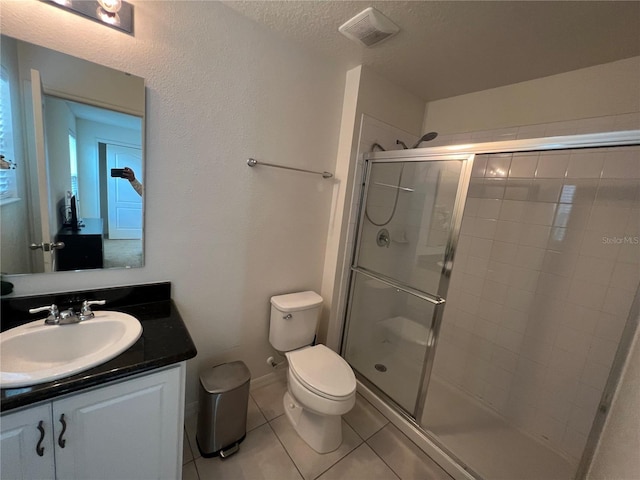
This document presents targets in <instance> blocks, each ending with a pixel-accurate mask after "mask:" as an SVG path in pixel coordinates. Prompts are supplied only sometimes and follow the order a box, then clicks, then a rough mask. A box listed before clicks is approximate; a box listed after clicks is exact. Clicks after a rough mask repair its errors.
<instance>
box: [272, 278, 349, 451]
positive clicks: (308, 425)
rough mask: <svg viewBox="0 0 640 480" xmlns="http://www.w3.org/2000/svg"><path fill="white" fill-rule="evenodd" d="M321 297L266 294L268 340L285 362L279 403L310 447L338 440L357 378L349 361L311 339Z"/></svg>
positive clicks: (334, 444) (333, 445)
mask: <svg viewBox="0 0 640 480" xmlns="http://www.w3.org/2000/svg"><path fill="white" fill-rule="evenodd" d="M321 305H322V297H320V295H318V294H317V293H315V292H311V291H307V292H299V293H290V294H287V295H279V296H275V297H271V320H270V324H269V341H270V342H271V344H272V345H273V347H274V348H276V349H277V350H278V351H280V352H284V354H285V356H286V358H287V361H288V367H289V369H288V372H287V392H286V393H285V394H284V397H283V400H282V401H283V404H284V409H285V413H286V415H287V418H288V419H289V421H290V422H291V425H292V426H293V428H294V429H295V431H296V432H297V433H298V435H299V436H300V437H301V438H302V439H303V440H304V441H305V442H306V443H307V444H308V445H309V446H310V447H311V448H313V449H314V450H315V451H317V452H319V453H328V452H331V451H333V450H335V449H337V448H338V447H339V446H340V444H341V443H342V415H344V414H345V413H347V412H348V411H349V410H351V409H352V408H353V406H354V405H355V401H356V378H355V375H354V374H353V370H351V367H350V366H349V364H348V363H347V362H346V361H345V360H344V359H343V358H342V357H341V356H340V355H338V354H337V353H335V352H334V351H332V350H331V349H329V348H327V347H325V346H324V345H315V346H309V345H311V344H312V343H313V342H314V339H315V333H316V328H317V326H318V319H319V315H320V307H321Z"/></svg>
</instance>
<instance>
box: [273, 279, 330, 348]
mask: <svg viewBox="0 0 640 480" xmlns="http://www.w3.org/2000/svg"><path fill="white" fill-rule="evenodd" d="M321 307H322V297H321V296H320V295H318V294H317V293H316V292H312V291H307V292H298V293H289V294H286V295H277V296H275V297H271V320H270V322H269V343H271V345H272V346H273V348H275V349H276V350H279V351H281V352H289V351H291V350H295V349H297V348H302V347H304V346H307V345H311V344H312V343H313V339H314V337H315V334H316V328H317V327H318V320H319V319H320V308H321Z"/></svg>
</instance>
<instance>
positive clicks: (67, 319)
mask: <svg viewBox="0 0 640 480" xmlns="http://www.w3.org/2000/svg"><path fill="white" fill-rule="evenodd" d="M104 304H105V301H104V300H92V301H89V300H85V301H84V302H82V308H81V309H80V313H78V314H76V312H74V311H73V309H72V308H69V309H67V310H64V311H62V312H60V310H58V306H57V305H56V304H52V305H47V306H44V307H37V308H30V309H29V313H38V312H45V311H48V312H49V315H48V316H47V318H45V319H44V323H45V324H47V325H69V324H71V323H79V322H82V321H83V320H89V319H90V318H93V317H95V316H96V315H95V313H93V312H92V311H91V305H104Z"/></svg>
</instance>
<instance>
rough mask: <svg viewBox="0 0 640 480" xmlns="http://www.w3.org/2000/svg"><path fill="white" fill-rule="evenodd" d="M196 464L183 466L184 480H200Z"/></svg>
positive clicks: (190, 463)
mask: <svg viewBox="0 0 640 480" xmlns="http://www.w3.org/2000/svg"><path fill="white" fill-rule="evenodd" d="M199 478H200V477H198V470H197V469H196V464H195V462H189V463H187V464H186V465H183V466H182V480H199Z"/></svg>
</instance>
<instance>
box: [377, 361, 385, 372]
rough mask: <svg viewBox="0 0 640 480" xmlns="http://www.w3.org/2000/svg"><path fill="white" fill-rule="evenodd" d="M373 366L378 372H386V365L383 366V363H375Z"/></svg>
mask: <svg viewBox="0 0 640 480" xmlns="http://www.w3.org/2000/svg"><path fill="white" fill-rule="evenodd" d="M374 367H375V369H376V370H378V371H379V372H386V371H387V367H386V366H384V365H383V364H381V363H376V364H375V365H374Z"/></svg>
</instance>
